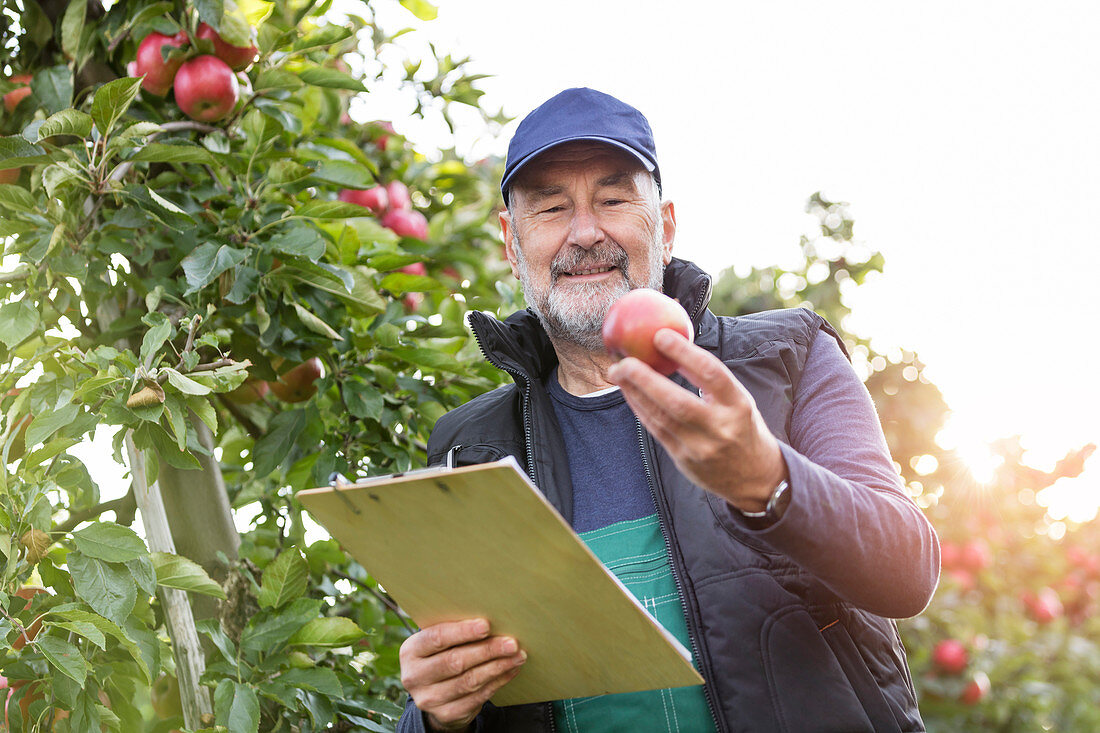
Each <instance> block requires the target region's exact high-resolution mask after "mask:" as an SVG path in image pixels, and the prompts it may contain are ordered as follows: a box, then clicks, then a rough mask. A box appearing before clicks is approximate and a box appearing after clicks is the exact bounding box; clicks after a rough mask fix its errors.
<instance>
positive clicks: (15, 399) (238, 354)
mask: <svg viewBox="0 0 1100 733" xmlns="http://www.w3.org/2000/svg"><path fill="white" fill-rule="evenodd" d="M382 1H383V0H376V2H374V3H359V4H356V5H355V6H354V7H353V9H352V12H351V13H350V14H349V13H344V14H341V13H337V12H335V11H333V9H332V4H331V3H330V2H312V1H309V0H273V1H271V2H267V1H265V0H241V1H240V2H234V1H233V0H186V1H185V0H163V1H155V0H117V2H113V3H109V2H101V0H64V1H62V0H14V2H11V3H6V4H5V6H4V10H3V13H2V14H0V73H2V75H3V79H2V80H0V95H3V96H4V106H5V109H4V113H3V117H2V118H0V178H2V181H3V182H0V237H2V241H3V246H4V259H3V262H2V266H0V362H2V367H0V395H3V397H2V401H0V563H2V564H0V636H2V637H3V639H4V642H3V644H0V681H2V684H3V685H4V686H5V687H6V688H7V689H6V694H7V701H6V715H7V719H6V725H7V726H8V727H9V729H10V730H12V731H26V730H50V729H53V730H74V731H77V730H79V731H88V730H99V729H101V728H103V729H107V730H124V731H140V730H150V731H152V730H156V731H167V730H169V729H172V728H184V727H186V728H187V729H189V730H197V729H204V728H213V727H215V726H219V727H222V728H224V729H228V730H232V731H248V730H252V731H255V730H258V729H263V730H286V731H289V730H296V731H310V730H352V729H366V730H389V729H392V727H393V723H394V720H395V716H396V715H397V714H398V710H399V704H400V702H401V695H402V693H401V691H400V687H399V684H398V682H397V679H396V673H397V661H396V660H397V647H398V645H399V644H400V642H401V641H402V640H403V639H404V637H405V636H406V635H407V634H408V633H409V623H408V621H407V619H405V618H404V617H403V616H402V614H401V613H400V611H399V609H398V608H397V607H396V605H395V604H394V603H393V601H392V600H391V599H389V598H388V596H387V595H386V593H385V591H384V589H382V588H380V587H379V586H378V584H377V583H376V582H375V581H374V580H373V579H372V578H371V577H370V576H369V575H368V574H367V572H366V571H365V570H364V568H363V567H362V566H360V565H359V564H358V563H357V562H355V561H354V560H353V559H352V558H350V557H349V556H348V555H347V554H346V553H345V552H344V551H343V550H342V548H341V547H340V546H339V545H338V544H337V543H335V542H334V541H332V540H330V539H326V538H325V535H324V533H323V532H318V531H317V530H316V529H311V527H312V525H311V523H310V522H309V520H308V517H307V516H306V515H305V514H304V512H303V510H302V508H301V506H300V504H299V503H298V502H297V501H296V499H295V494H296V492H297V491H299V490H301V489H304V488H309V487H314V486H318V485H326V484H328V483H329V482H330V479H331V477H332V476H333V475H336V474H342V475H344V476H348V477H354V476H362V475H368V474H371V473H380V472H391V471H398V470H405V469H408V468H410V467H411V466H414V465H418V464H422V463H423V461H424V459H425V456H424V450H425V441H426V438H427V435H428V432H429V431H430V429H431V427H432V424H433V422H434V420H435V419H436V418H438V416H439V415H441V414H443V413H444V412H445V411H446V410H448V409H450V408H451V407H453V406H454V405H456V404H459V403H462V402H465V401H466V400H468V399H469V398H471V397H472V396H474V395H476V394H478V393H480V392H482V391H484V390H486V389H489V388H492V387H494V386H496V385H497V384H498V383H499V382H500V380H501V376H500V375H498V374H497V373H496V370H494V369H492V368H491V367H489V366H488V365H486V364H485V363H484V362H483V360H482V359H481V358H480V355H479V354H478V353H477V349H476V347H472V346H471V345H470V344H469V340H468V339H467V338H466V331H465V325H464V320H463V319H464V315H465V313H466V312H467V311H468V310H470V309H475V308H476V309H483V310H489V311H497V310H498V309H504V310H510V309H511V308H513V307H514V305H515V302H516V298H517V294H516V292H515V289H514V288H513V287H511V286H507V287H506V286H503V285H500V284H498V281H499V279H500V275H501V274H502V273H503V272H504V271H505V267H504V263H503V261H502V260H501V258H500V250H499V235H498V233H497V232H496V231H495V226H494V223H493V222H494V221H495V216H494V215H493V213H494V210H495V207H496V205H497V199H498V196H499V194H498V193H497V191H496V185H495V181H496V180H499V177H498V176H499V169H498V165H497V161H493V160H489V161H482V162H479V163H476V164H471V163H468V162H467V161H465V160H464V159H463V158H462V157H461V156H459V155H458V154H456V153H455V151H453V150H447V151H424V152H418V151H417V150H415V149H414V148H413V146H412V145H411V144H410V143H409V141H407V140H406V139H405V138H404V137H402V135H401V134H399V130H400V129H401V127H402V121H401V120H397V121H396V124H391V123H390V122H389V121H384V120H382V121H365V120H361V119H353V118H352V117H351V116H349V109H351V110H352V112H353V113H355V114H356V116H357V117H359V116H361V115H360V114H359V111H361V110H362V109H368V110H369V109H370V106H371V97H372V94H376V93H380V92H378V91H377V90H379V89H382V88H383V87H385V86H386V85H387V84H390V83H396V84H399V85H400V86H401V87H402V88H403V89H404V91H405V93H406V94H408V95H410V96H411V98H413V99H414V100H415V110H413V111H412V114H415V115H421V116H425V117H428V118H430V119H433V120H441V122H440V124H444V123H448V124H449V123H450V121H451V119H452V117H453V115H455V114H457V113H458V110H462V113H463V114H471V113H473V114H480V115H481V117H482V119H483V120H484V122H485V124H486V126H487V127H488V128H490V129H491V128H492V127H493V126H495V125H499V124H500V123H501V122H503V120H502V119H501V118H500V116H499V115H496V116H494V115H491V114H489V113H488V112H486V111H484V110H482V109H481V107H480V92H479V91H478V90H477V88H476V82H477V80H478V77H477V76H476V75H473V74H470V73H468V72H467V71H466V69H465V65H466V61H465V60H462V59H455V58H453V57H451V56H447V55H442V54H438V55H437V54H434V48H433V51H432V53H429V54H427V55H426V56H424V57H415V58H413V57H409V56H408V53H407V52H405V51H403V50H402V47H401V46H399V45H398V44H396V43H395V39H397V38H398V37H400V36H402V35H403V34H404V33H405V32H406V30H407V29H385V28H382V27H380V25H379V24H378V22H376V19H375V16H374V7H373V6H375V5H378V4H380V3H381V2H382ZM401 4H402V5H404V6H405V7H406V8H407V10H408V11H409V12H412V13H415V14H417V15H418V16H419V17H421V18H422V19H430V17H431V16H433V15H434V8H433V7H432V6H431V5H430V4H429V3H427V2H425V1H424V0H402V3H401ZM395 7H396V6H395ZM150 39H152V40H150ZM162 39H163V40H162ZM383 57H386V58H391V59H392V58H398V59H401V58H403V59H404V60H403V61H398V62H396V64H395V62H392V61H391V62H390V63H389V64H386V63H383V61H382V60H381V59H382V58H383ZM395 79H396V81H395ZM357 105H358V106H357ZM395 128H396V130H395ZM94 435H99V436H101V438H102V436H107V437H108V438H112V436H113V442H112V443H111V446H112V448H111V450H110V452H111V453H112V458H113V460H114V461H117V462H118V463H119V464H120V465H121V466H123V467H125V469H126V470H127V471H128V473H127V474H126V475H127V479H126V483H127V485H125V486H102V485H100V484H98V483H97V481H96V480H94V479H93V476H92V474H91V473H90V472H89V470H88V467H87V466H86V465H85V464H84V463H83V462H82V461H81V460H80V459H79V458H78V457H77V456H76V455H75V454H74V452H73V449H74V447H76V446H78V445H82V444H84V443H86V442H87V441H88V440H89V439H90V438H92V436H94ZM78 452H79V451H78ZM138 518H140V522H139V521H138ZM176 680H178V681H179V686H178V687H176ZM177 693H178V697H175V695H176V694H177ZM162 718H163V719H162Z"/></svg>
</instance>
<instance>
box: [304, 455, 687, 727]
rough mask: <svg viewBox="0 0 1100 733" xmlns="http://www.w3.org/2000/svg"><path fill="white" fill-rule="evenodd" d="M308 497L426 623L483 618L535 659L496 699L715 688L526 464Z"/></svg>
mask: <svg viewBox="0 0 1100 733" xmlns="http://www.w3.org/2000/svg"><path fill="white" fill-rule="evenodd" d="M297 498H298V499H299V501H301V502H302V504H303V505H304V506H305V507H306V509H308V510H309V511H310V513H312V514H313V515H314V517H316V518H317V520H318V521H319V522H320V523H321V524H322V525H324V526H325V527H326V528H327V529H328V530H329V532H330V533H331V534H332V536H333V537H334V538H335V539H337V540H338V541H339V542H340V543H341V544H342V545H343V546H344V547H345V549H346V550H347V551H348V552H349V553H350V554H351V555H352V556H353V557H354V558H355V559H356V560H357V561H358V562H359V563H360V564H362V565H363V567H365V568H366V569H367V571H368V572H369V573H370V574H371V575H372V576H373V577H374V578H375V579H377V580H378V582H379V583H381V584H382V585H383V586H384V587H385V588H386V590H387V591H388V592H389V593H390V594H391V595H392V596H393V598H394V599H395V600H396V601H397V602H398V603H399V604H401V606H402V608H403V609H404V610H405V611H406V612H407V613H408V614H409V615H410V616H411V617H412V619H413V620H414V621H415V622H416V623H417V624H418V625H419V626H421V627H424V626H430V625H432V624H436V623H439V622H442V621H458V620H461V619H466V618H474V617H483V618H487V619H489V621H490V624H491V626H492V632H493V633H494V634H507V635H510V636H514V637H515V638H516V639H518V640H519V643H520V646H521V647H522V648H523V649H524V650H526V652H527V655H528V656H527V662H526V664H524V665H523V669H522V671H521V672H520V673H519V675H517V676H516V678H515V679H514V680H512V681H511V682H510V683H508V684H507V685H505V686H504V687H503V688H501V689H500V690H499V691H498V692H497V693H496V695H494V696H493V703H494V704H497V705H516V704H521V703H529V702H544V701H547V700H559V699H565V698H570V697H587V696H592V695H603V694H609V693H618V692H634V691H638V690H648V689H658V688H664V687H684V686H688V685H697V684H702V683H703V679H702V677H700V676H699V674H698V672H696V671H695V669H694V668H693V667H692V665H691V655H690V653H689V652H688V651H687V650H686V649H684V647H683V645H682V644H680V643H679V642H678V641H677V640H676V639H675V638H674V637H673V636H672V635H671V634H670V633H669V632H668V631H666V630H665V629H664V628H663V627H662V626H661V625H660V624H658V623H657V622H656V621H655V620H654V619H653V617H651V616H650V615H649V614H648V613H647V612H646V611H645V609H644V608H643V607H642V606H641V604H640V603H638V601H637V600H636V599H635V598H634V597H633V596H632V595H631V594H630V592H629V591H627V590H626V588H625V587H624V586H623V585H622V584H621V583H620V582H619V580H618V579H617V578H616V577H615V576H614V575H613V574H611V572H610V571H608V570H607V569H606V568H605V567H604V566H603V565H602V564H601V563H600V562H599V560H598V559H596V557H595V555H593V554H592V552H591V551H590V550H589V549H588V547H587V546H585V544H584V542H583V541H582V540H581V539H580V538H579V537H578V536H577V535H576V534H575V533H574V532H573V530H572V529H571V528H570V527H569V525H568V524H567V523H566V522H565V520H564V519H562V517H561V515H560V514H558V512H557V511H556V510H555V509H554V508H553V506H551V504H550V503H549V502H548V501H547V500H546V498H545V497H544V496H543V495H542V494H541V493H540V492H539V491H538V489H536V488H535V487H534V485H532V484H531V482H530V481H529V480H528V478H527V476H526V475H525V474H524V473H523V471H522V470H521V469H520V468H519V466H518V464H517V463H516V462H515V459H514V458H512V457H508V458H505V459H503V460H500V461H496V462H493V463H485V464H480V465H476V466H464V467H461V468H439V469H424V470H421V471H413V472H410V473H406V474H403V475H402V474H397V475H394V476H388V477H378V478H372V479H366V480H363V481H361V482H358V483H354V484H348V485H345V486H343V487H341V488H338V489H337V488H332V487H324V488H319V489H311V490H307V491H301V492H299V493H298V494H297Z"/></svg>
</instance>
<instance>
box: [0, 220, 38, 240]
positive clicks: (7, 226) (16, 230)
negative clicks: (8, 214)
mask: <svg viewBox="0 0 1100 733" xmlns="http://www.w3.org/2000/svg"><path fill="white" fill-rule="evenodd" d="M34 228H35V226H34V225H33V224H27V223H25V222H22V221H16V220H14V219H0V237H10V236H12V235H13V234H23V233H24V232H29V231H31V230H32V229H34Z"/></svg>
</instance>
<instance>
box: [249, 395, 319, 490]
mask: <svg viewBox="0 0 1100 733" xmlns="http://www.w3.org/2000/svg"><path fill="white" fill-rule="evenodd" d="M305 427H306V411H305V410H289V411H287V412H280V413H279V414H278V415H276V416H275V417H273V418H272V419H271V423H270V424H269V425H268V428H267V433H266V434H265V435H264V436H263V437H262V438H260V439H259V440H257V441H256V445H255V447H254V448H253V449H252V460H253V461H254V462H255V469H254V472H255V476H256V478H263V477H265V476H267V475H268V474H269V473H271V472H272V471H274V470H275V469H276V467H278V465H279V464H280V463H282V462H283V459H285V458H286V457H287V455H289V454H290V449H291V448H293V447H294V443H295V441H297V440H298V436H299V435H301V433H302V431H303V430H305Z"/></svg>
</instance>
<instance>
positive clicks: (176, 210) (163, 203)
mask: <svg viewBox="0 0 1100 733" xmlns="http://www.w3.org/2000/svg"><path fill="white" fill-rule="evenodd" d="M149 197H150V198H151V199H153V201H155V202H156V203H157V205H158V206H160V207H161V208H164V209H166V210H168V211H171V212H172V213H173V214H181V215H183V216H186V217H187V218H191V217H190V215H189V214H188V213H187V212H186V211H184V210H183V209H181V208H180V207H178V206H176V205H175V204H174V203H172V202H171V201H169V200H168V199H166V198H164V197H163V196H161V195H160V194H159V193H157V192H156V191H154V190H153V189H151V188H150V189H149Z"/></svg>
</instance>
